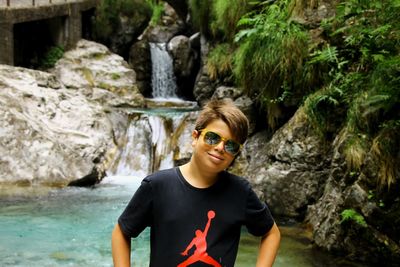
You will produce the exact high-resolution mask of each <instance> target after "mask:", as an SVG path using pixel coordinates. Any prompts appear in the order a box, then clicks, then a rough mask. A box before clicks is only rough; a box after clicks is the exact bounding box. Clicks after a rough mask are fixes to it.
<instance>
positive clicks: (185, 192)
mask: <svg viewBox="0 0 400 267" xmlns="http://www.w3.org/2000/svg"><path fill="white" fill-rule="evenodd" d="M118 223H119V225H120V228H121V230H122V232H123V233H124V234H125V235H126V236H128V237H137V236H138V235H139V234H140V233H141V232H142V231H143V230H144V229H145V228H146V227H147V226H150V227H151V232H150V236H151V242H150V243H151V253H150V266H154V267H172V266H173V267H175V266H179V267H181V266H188V265H190V266H191V267H195V266H227V267H231V266H234V263H235V260H236V254H237V250H238V244H239V238H240V229H241V226H242V225H245V226H246V227H247V229H248V231H249V232H250V233H251V234H253V235H256V236H262V235H264V234H266V233H267V232H268V231H269V230H270V229H271V227H272V225H273V224H274V220H273V218H272V216H271V214H270V212H269V210H268V207H267V206H266V205H265V204H264V203H262V202H261V201H260V200H259V199H258V197H257V196H256V194H255V193H254V191H253V190H252V189H251V187H250V184H249V183H248V182H247V181H246V180H245V179H243V178H241V177H238V176H235V175H233V174H230V173H228V172H222V173H220V177H219V179H218V181H217V182H216V183H215V184H214V185H212V186H211V187H209V188H205V189H199V188H195V187H193V186H191V185H190V184H189V183H188V182H187V181H186V180H185V179H184V178H183V176H182V174H181V172H180V170H179V168H173V169H168V170H163V171H159V172H156V173H154V174H152V175H150V176H148V177H146V178H145V179H143V181H142V184H141V186H140V187H139V188H138V190H137V191H136V193H135V194H134V196H133V198H132V199H131V201H130V202H129V204H128V206H127V207H126V209H125V211H124V212H123V213H122V215H121V216H120V218H119V219H118Z"/></svg>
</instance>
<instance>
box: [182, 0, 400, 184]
mask: <svg viewBox="0 0 400 267" xmlns="http://www.w3.org/2000/svg"><path fill="white" fill-rule="evenodd" d="M296 3H297V2H296ZM189 5H190V10H191V13H192V14H191V16H192V18H193V21H194V22H195V24H196V25H197V27H198V28H199V29H200V30H201V31H202V33H203V34H204V35H205V36H208V37H210V38H212V39H213V42H214V44H215V46H214V48H213V49H211V50H210V53H209V55H208V58H207V67H208V71H209V76H210V78H211V79H212V80H215V81H219V82H225V81H226V79H225V78H226V77H233V78H234V79H228V81H229V82H231V81H233V82H235V83H236V85H237V86H240V87H241V88H243V90H244V92H245V93H246V94H247V95H248V96H249V97H250V98H252V99H253V100H255V101H256V103H257V104H258V106H259V107H260V115H261V114H266V123H267V125H268V127H269V128H271V129H276V128H277V127H279V126H281V125H282V124H283V123H284V122H285V120H287V119H288V118H289V117H290V116H291V114H288V113H290V112H293V111H290V108H292V110H293V108H294V109H295V108H298V107H299V106H300V105H302V104H303V105H304V107H305V110H306V113H307V116H308V119H309V121H310V122H311V123H312V124H313V125H314V126H315V128H316V129H317V130H318V132H319V133H320V135H321V137H322V138H325V139H327V140H331V138H334V137H335V136H339V138H340V140H341V141H342V143H343V144H344V146H343V151H342V152H343V153H344V155H345V158H346V161H347V163H348V169H349V172H352V173H358V172H359V171H360V168H361V167H362V166H363V164H364V163H365V159H366V156H367V155H371V152H372V156H373V157H374V161H375V162H377V166H379V168H380V170H379V174H378V176H379V177H378V178H377V184H378V185H379V186H381V187H383V186H388V187H390V185H391V184H393V183H394V182H395V180H396V176H398V175H399V174H398V173H396V167H395V158H396V156H397V153H398V148H399V147H400V137H399V135H398V132H399V131H400V105H399V102H400V90H399V88H400V55H399V49H400V45H399V40H400V38H399V37H400V24H399V23H398V17H399V14H400V1H399V0H394V1H393V0H384V1H379V0H372V1H367V0H345V1H341V3H340V4H339V5H338V6H337V11H336V16H334V17H332V18H330V19H327V20H325V21H323V22H322V23H321V25H320V26H321V29H323V34H322V35H321V37H322V38H323V40H322V42H320V43H318V44H314V43H312V42H311V39H310V35H309V29H307V28H305V26H303V25H300V24H298V23H296V22H295V21H293V19H292V17H291V16H292V12H293V10H294V9H293V7H294V0H281V1H257V0H256V1H245V0H235V1H227V0H218V1H210V0H191V1H190V3H189ZM244 12H246V13H244ZM287 114H288V115H287Z"/></svg>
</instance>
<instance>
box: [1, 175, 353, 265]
mask: <svg viewBox="0 0 400 267" xmlns="http://www.w3.org/2000/svg"><path fill="white" fill-rule="evenodd" d="M139 182H140V179H136V180H132V179H131V180H130V182H126V183H122V184H120V183H115V180H114V181H113V180H111V181H107V180H106V181H105V182H104V183H102V184H100V185H99V186H96V188H93V189H87V188H73V187H70V188H64V189H51V188H44V187H36V188H35V187H29V188H27V187H23V188H21V187H15V186H12V187H7V188H6V187H1V188H0V189H1V194H0V266H15V267H22V266H23V267H26V266H32V267H36V266H37V267H39V266H40V267H45V266H49V267H50V266H82V267H83V266H93V267H98V266H112V258H111V246H110V235H111V231H112V229H113V227H114V224H115V222H116V219H117V218H118V216H119V214H120V213H121V212H122V210H123V209H124V208H125V205H126V204H127V202H128V201H129V199H130V197H131V195H132V194H133V192H134V191H135V189H136V187H137V185H138V184H139ZM281 231H282V234H283V238H282V244H281V248H280V251H279V255H278V258H277V260H276V264H275V265H274V266H277V267H283V266H285V267H286V266H296V267H311V266H357V265H348V264H346V263H343V262H341V261H340V259H337V258H333V257H330V256H329V255H325V254H324V253H322V252H319V251H316V250H314V249H313V248H312V246H311V243H310V240H309V239H308V238H307V234H306V233H304V231H302V230H301V229H300V228H298V227H281ZM148 237H149V232H148V231H145V232H143V233H142V234H141V235H140V236H139V237H138V238H137V239H135V240H133V242H132V250H133V251H132V252H133V253H132V259H133V264H132V266H135V267H142V266H148V261H147V259H148V255H149V241H148ZM257 246H258V240H257V239H255V238H253V237H252V236H250V235H248V234H247V233H246V232H244V234H243V235H242V238H241V243H240V252H239V255H238V259H237V263H236V266H239V267H245V266H254V265H255V261H256V251H257Z"/></svg>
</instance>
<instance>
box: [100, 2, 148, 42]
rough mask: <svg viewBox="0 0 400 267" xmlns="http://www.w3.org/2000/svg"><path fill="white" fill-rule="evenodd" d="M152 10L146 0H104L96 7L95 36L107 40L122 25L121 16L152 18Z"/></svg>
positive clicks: (137, 18)
mask: <svg viewBox="0 0 400 267" xmlns="http://www.w3.org/2000/svg"><path fill="white" fill-rule="evenodd" d="M151 12H152V9H151V7H150V5H149V3H148V1H146V0H102V1H101V2H100V4H99V6H98V7H97V9H96V17H95V21H94V25H93V26H94V27H93V34H94V37H95V39H98V40H100V41H103V42H105V40H107V38H109V36H110V35H111V34H112V33H115V32H116V31H117V30H118V28H119V27H120V26H121V20H120V16H127V17H129V18H130V19H135V20H138V21H139V20H140V19H141V18H143V16H144V17H149V18H150V17H151V14H152V13H151ZM105 43H106V42H105Z"/></svg>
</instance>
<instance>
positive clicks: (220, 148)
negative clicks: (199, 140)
mask: <svg viewBox="0 0 400 267" xmlns="http://www.w3.org/2000/svg"><path fill="white" fill-rule="evenodd" d="M215 149H216V150H217V151H220V152H224V151H225V143H224V141H222V140H221V142H219V143H218V144H217V145H216V146H215Z"/></svg>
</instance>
